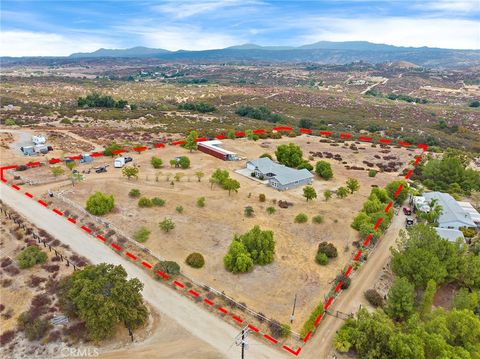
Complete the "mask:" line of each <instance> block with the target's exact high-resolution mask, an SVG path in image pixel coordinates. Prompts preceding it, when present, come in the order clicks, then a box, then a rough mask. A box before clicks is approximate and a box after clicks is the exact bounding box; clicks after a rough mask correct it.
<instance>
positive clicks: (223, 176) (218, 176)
mask: <svg viewBox="0 0 480 359" xmlns="http://www.w3.org/2000/svg"><path fill="white" fill-rule="evenodd" d="M228 178H230V174H229V173H228V171H227V170H222V169H220V168H217V169H216V170H215V171H214V172H213V173H212V176H211V177H210V184H211V188H213V185H214V184H217V185H219V186H223V183H224V182H225V181H226V180H227V179H228Z"/></svg>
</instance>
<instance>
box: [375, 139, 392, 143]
mask: <svg viewBox="0 0 480 359" xmlns="http://www.w3.org/2000/svg"><path fill="white" fill-rule="evenodd" d="M378 142H380V143H383V144H385V145H388V144H389V143H392V141H391V140H388V139H386V138H382V139H381V140H379V141H378Z"/></svg>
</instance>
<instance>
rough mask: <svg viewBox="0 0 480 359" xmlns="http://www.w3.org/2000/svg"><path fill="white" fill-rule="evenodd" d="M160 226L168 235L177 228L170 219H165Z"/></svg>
mask: <svg viewBox="0 0 480 359" xmlns="http://www.w3.org/2000/svg"><path fill="white" fill-rule="evenodd" d="M159 226H160V229H161V230H162V231H164V232H165V233H168V232H170V231H171V230H172V229H174V228H175V223H174V222H173V221H172V220H171V219H170V218H165V219H164V220H163V221H161V222H160V224H159Z"/></svg>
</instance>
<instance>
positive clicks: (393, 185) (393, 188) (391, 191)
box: [385, 180, 408, 204]
mask: <svg viewBox="0 0 480 359" xmlns="http://www.w3.org/2000/svg"><path fill="white" fill-rule="evenodd" d="M400 186H402V189H401V191H400V192H399V194H398V195H397V197H395V193H396V192H397V190H398V189H399V188H400ZM385 189H386V191H387V193H388V197H390V198H392V199H393V200H394V201H395V202H396V203H398V204H402V203H403V202H405V200H406V199H407V197H408V184H407V182H405V181H403V180H398V181H392V182H390V183H389V184H387V186H386V187H385Z"/></svg>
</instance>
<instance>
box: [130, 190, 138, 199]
mask: <svg viewBox="0 0 480 359" xmlns="http://www.w3.org/2000/svg"><path fill="white" fill-rule="evenodd" d="M128 195H129V196H130V197H133V198H138V197H140V190H139V189H137V188H133V189H131V190H130V192H128Z"/></svg>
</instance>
